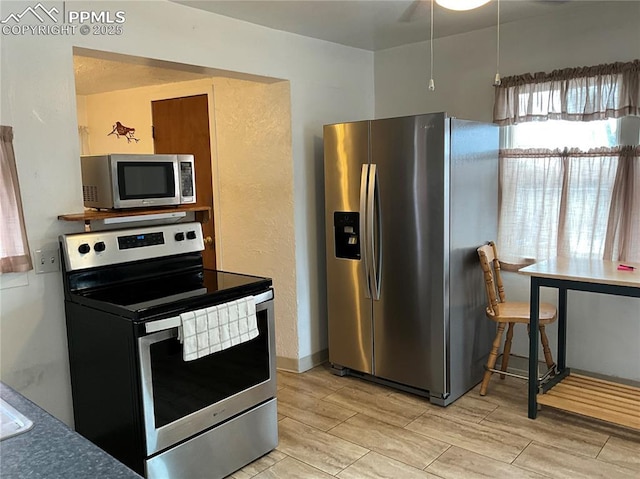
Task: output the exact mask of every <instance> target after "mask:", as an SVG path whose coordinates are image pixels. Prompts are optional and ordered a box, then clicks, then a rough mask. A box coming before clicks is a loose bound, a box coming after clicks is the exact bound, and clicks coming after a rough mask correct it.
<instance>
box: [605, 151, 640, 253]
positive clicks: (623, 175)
mask: <svg viewBox="0 0 640 479" xmlns="http://www.w3.org/2000/svg"><path fill="white" fill-rule="evenodd" d="M604 259H608V260H611V261H618V260H621V261H637V262H640V147H635V148H633V147H627V148H623V150H622V152H621V155H620V160H619V164H618V171H617V174H616V180H615V186H614V188H613V193H612V207H611V210H610V213H609V221H608V223H607V237H606V242H605V251H604Z"/></svg>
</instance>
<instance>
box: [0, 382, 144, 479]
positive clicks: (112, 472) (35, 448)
mask: <svg viewBox="0 0 640 479" xmlns="http://www.w3.org/2000/svg"><path fill="white" fill-rule="evenodd" d="M0 397H1V398H2V399H3V400H5V401H6V402H7V403H8V404H10V405H11V406H13V407H14V408H15V409H16V410H18V411H19V412H20V413H22V414H23V415H24V416H26V417H27V418H28V419H30V420H31V421H33V424H34V425H33V427H32V428H31V429H30V430H28V431H26V432H23V433H21V434H18V435H16V436H13V437H9V438H7V439H4V440H2V441H0V477H1V478H2V479H23V478H29V479H40V478H42V479H45V478H46V479H84V478H100V479H140V478H141V477H142V476H140V475H138V474H137V473H135V472H134V471H132V470H131V469H129V468H128V467H127V466H125V465H124V464H122V463H121V462H119V461H117V460H116V459H114V458H113V457H111V456H110V455H109V454H107V453H106V452H104V451H103V450H102V449H100V448H99V447H98V446H96V445H95V444H93V443H92V442H90V441H88V440H87V439H85V438H84V437H82V436H81V435H80V434H78V433H76V432H75V431H73V430H71V429H69V427H68V426H67V425H65V424H64V423H62V422H61V421H59V420H58V419H56V418H54V417H53V416H51V415H50V414H49V413H47V412H46V411H44V410H43V409H41V408H40V407H38V406H36V405H35V404H34V403H32V402H31V401H29V400H28V399H26V398H25V397H24V396H22V395H20V394H19V393H17V392H16V391H14V390H13V389H11V388H10V387H8V386H6V385H5V384H3V383H0Z"/></svg>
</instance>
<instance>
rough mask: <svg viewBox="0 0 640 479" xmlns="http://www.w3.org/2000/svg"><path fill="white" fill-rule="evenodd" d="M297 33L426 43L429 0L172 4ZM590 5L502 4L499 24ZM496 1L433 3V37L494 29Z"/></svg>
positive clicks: (347, 40) (558, 0)
mask: <svg viewBox="0 0 640 479" xmlns="http://www.w3.org/2000/svg"><path fill="white" fill-rule="evenodd" d="M171 1H174V2H175V3H180V4H183V5H188V6H190V7H193V8H198V9H201V10H205V11H208V12H213V13H217V14H220V15H224V16H228V17H233V18H236V19H239V20H244V21H246V22H249V23H255V24H258V25H263V26H265V27H269V28H273V29H275V30H282V31H287V32H292V33H297V34H299V35H304V36H308V37H313V38H319V39H322V40H327V41H330V42H334V43H340V44H343V45H349V46H352V47H356V48H362V49H365V50H371V51H376V50H383V49H386V48H391V47H396V46H399V45H405V44H408V43H416V42H420V41H424V40H428V39H429V32H430V20H431V15H430V12H431V2H430V0H171ZM588 3H592V2H589V1H588V0H501V3H500V23H507V22H512V21H515V20H521V19H524V18H530V17H534V16H541V15H549V14H555V13H559V12H560V11H565V10H567V9H575V8H580V7H582V6H584V5H585V4H588ZM497 7H498V3H497V0H492V1H491V2H489V3H488V4H486V5H484V6H482V7H479V8H477V9H475V10H470V11H463V12H459V11H453V10H447V9H445V8H442V7H440V6H439V5H437V4H435V7H434V29H433V30H434V37H435V38H439V37H445V36H449V35H455V34H459V33H463V32H469V31H472V30H479V29H482V28H487V27H491V26H494V25H496V23H497Z"/></svg>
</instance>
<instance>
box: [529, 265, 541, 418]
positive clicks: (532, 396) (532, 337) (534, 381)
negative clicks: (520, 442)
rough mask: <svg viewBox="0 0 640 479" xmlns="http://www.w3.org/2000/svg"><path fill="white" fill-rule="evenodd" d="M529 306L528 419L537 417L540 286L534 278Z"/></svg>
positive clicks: (532, 279)
mask: <svg viewBox="0 0 640 479" xmlns="http://www.w3.org/2000/svg"><path fill="white" fill-rule="evenodd" d="M529 301H530V304H529V308H530V309H529V313H530V317H529V403H528V404H529V418H531V419H535V418H536V416H537V415H538V402H537V394H538V326H539V318H538V317H539V313H540V285H539V284H538V279H537V278H536V277H535V276H532V277H531V291H530V299H529Z"/></svg>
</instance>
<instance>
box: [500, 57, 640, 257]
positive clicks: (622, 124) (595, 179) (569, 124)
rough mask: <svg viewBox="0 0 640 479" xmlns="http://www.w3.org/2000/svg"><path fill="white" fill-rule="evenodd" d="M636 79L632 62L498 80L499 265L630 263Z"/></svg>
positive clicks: (636, 217)
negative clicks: (522, 261)
mask: <svg viewBox="0 0 640 479" xmlns="http://www.w3.org/2000/svg"><path fill="white" fill-rule="evenodd" d="M639 77H640V62H638V61H635V62H631V63H628V64H612V65H603V66H598V67H588V68H579V69H567V70H561V71H557V72H553V73H551V74H548V75H547V74H542V73H541V74H535V75H521V76H519V77H509V78H506V79H504V80H503V84H502V85H501V86H500V87H498V89H497V90H496V104H495V107H494V121H496V123H498V124H501V125H502V132H501V150H500V213H499V232H498V241H499V245H500V249H501V253H502V255H503V256H512V257H531V258H536V259H538V260H542V259H546V258H550V257H553V256H578V257H588V258H589V257H590V258H605V259H611V260H626V261H640V247H637V246H635V245H636V243H638V242H637V241H635V242H633V241H632V238H638V237H639V236H638V235H640V209H639V206H640V200H639V199H638V198H639V197H640V191H638V190H637V187H635V188H634V184H640V158H639V157H640V148H638V147H637V145H638V139H639V137H640V117H638V116H637V115H639V114H640V110H639V109H638V98H637V97H638V95H640V93H639V92H638V91H637V90H638V89H637V87H635V88H634V87H633V85H637V84H638V83H637V81H638V78H639ZM632 115H636V116H632ZM576 120H580V121H576ZM622 145H635V146H622Z"/></svg>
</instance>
